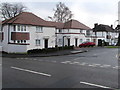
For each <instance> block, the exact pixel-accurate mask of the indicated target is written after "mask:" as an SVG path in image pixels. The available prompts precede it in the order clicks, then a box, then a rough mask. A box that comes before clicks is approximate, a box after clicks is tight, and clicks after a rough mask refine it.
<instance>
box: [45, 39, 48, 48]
mask: <svg viewBox="0 0 120 90" xmlns="http://www.w3.org/2000/svg"><path fill="white" fill-rule="evenodd" d="M44 47H45V48H48V39H45V41H44Z"/></svg>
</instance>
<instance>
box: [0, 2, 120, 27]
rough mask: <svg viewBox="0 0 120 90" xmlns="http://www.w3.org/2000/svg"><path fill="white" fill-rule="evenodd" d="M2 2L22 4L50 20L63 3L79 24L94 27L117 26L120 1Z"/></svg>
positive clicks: (30, 10)
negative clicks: (57, 7)
mask: <svg viewBox="0 0 120 90" xmlns="http://www.w3.org/2000/svg"><path fill="white" fill-rule="evenodd" d="M2 2H10V3H13V2H21V3H22V4H24V5H25V6H26V7H27V8H28V10H27V11H29V12H32V13H34V14H35V15H37V16H39V17H41V18H43V19H45V20H48V16H53V14H54V11H53V9H55V7H56V4H57V3H58V2H63V3H65V5H66V6H67V7H69V9H70V10H71V11H72V14H73V18H72V19H75V20H78V21H79V22H81V23H83V24H85V25H87V26H89V27H90V28H93V27H94V23H98V24H105V25H113V26H114V27H115V26H116V25H117V22H116V20H118V2H119V0H26V1H25V0H4V1H3V0H2V1H1V2H0V3H2Z"/></svg>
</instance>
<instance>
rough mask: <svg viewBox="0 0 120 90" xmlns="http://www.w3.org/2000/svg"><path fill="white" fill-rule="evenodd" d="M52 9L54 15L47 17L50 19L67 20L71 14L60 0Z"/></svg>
mask: <svg viewBox="0 0 120 90" xmlns="http://www.w3.org/2000/svg"><path fill="white" fill-rule="evenodd" d="M53 10H54V11H55V12H54V16H53V17H50V16H48V18H49V19H51V20H52V21H56V22H67V21H69V20H70V19H71V18H72V16H73V14H72V12H71V11H70V10H69V8H68V7H67V6H66V5H65V4H64V3H61V2H59V3H58V4H56V9H53Z"/></svg>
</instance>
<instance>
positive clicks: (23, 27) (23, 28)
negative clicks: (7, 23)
mask: <svg viewBox="0 0 120 90" xmlns="http://www.w3.org/2000/svg"><path fill="white" fill-rule="evenodd" d="M14 29H16V25H14ZM14 31H26V26H25V25H17V30H14Z"/></svg>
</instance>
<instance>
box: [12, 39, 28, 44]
mask: <svg viewBox="0 0 120 90" xmlns="http://www.w3.org/2000/svg"><path fill="white" fill-rule="evenodd" d="M26 42H27V41H26V40H13V43H23V44H25V43H26Z"/></svg>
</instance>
